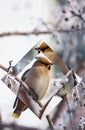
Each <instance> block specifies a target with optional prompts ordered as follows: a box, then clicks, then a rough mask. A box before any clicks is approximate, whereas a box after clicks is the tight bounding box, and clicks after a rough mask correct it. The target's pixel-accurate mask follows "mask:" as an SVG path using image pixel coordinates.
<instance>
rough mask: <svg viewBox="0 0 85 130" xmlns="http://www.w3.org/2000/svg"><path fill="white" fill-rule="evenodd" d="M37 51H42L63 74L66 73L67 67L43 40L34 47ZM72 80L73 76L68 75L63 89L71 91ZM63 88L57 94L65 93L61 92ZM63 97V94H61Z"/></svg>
mask: <svg viewBox="0 0 85 130" xmlns="http://www.w3.org/2000/svg"><path fill="white" fill-rule="evenodd" d="M35 49H36V50H37V51H38V53H40V52H42V53H43V54H44V55H45V56H46V57H48V59H50V60H51V62H52V63H53V64H54V65H55V66H56V67H57V68H58V69H59V70H60V71H61V72H62V73H63V74H64V75H66V74H67V73H68V71H69V68H68V67H67V66H66V65H65V63H64V62H63V61H62V60H61V59H60V58H59V57H58V55H57V54H56V53H55V52H54V51H53V50H52V49H51V48H50V47H49V46H48V45H47V44H46V43H45V42H43V43H42V44H41V45H40V46H39V47H37V48H35ZM73 82H74V80H73V77H72V76H71V77H70V80H69V82H68V83H67V84H66V86H65V89H66V90H67V91H68V92H71V90H72V88H73V87H74V83H73ZM63 92H64V91H63V90H61V91H60V92H59V95H60V96H61V95H66V94H67V93H66V91H65V94H63ZM62 97H63V96H62Z"/></svg>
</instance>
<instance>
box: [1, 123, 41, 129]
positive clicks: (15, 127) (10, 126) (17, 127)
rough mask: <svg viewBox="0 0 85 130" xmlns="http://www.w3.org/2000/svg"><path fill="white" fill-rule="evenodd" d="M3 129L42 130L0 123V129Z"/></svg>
mask: <svg viewBox="0 0 85 130" xmlns="http://www.w3.org/2000/svg"><path fill="white" fill-rule="evenodd" d="M1 128H2V129H3V128H9V129H15V130H40V129H38V128H32V127H25V126H21V125H17V124H15V123H10V124H7V123H0V129H1Z"/></svg>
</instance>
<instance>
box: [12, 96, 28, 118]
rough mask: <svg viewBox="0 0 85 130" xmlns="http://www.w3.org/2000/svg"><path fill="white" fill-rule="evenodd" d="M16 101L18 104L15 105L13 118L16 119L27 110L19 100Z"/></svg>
mask: <svg viewBox="0 0 85 130" xmlns="http://www.w3.org/2000/svg"><path fill="white" fill-rule="evenodd" d="M16 100H17V104H16V105H15V109H14V111H13V113H12V116H13V117H15V118H19V117H20V115H21V113H22V112H23V111H25V110H26V109H27V106H26V105H25V104H24V103H23V102H22V101H21V100H20V99H19V98H17V99H16Z"/></svg>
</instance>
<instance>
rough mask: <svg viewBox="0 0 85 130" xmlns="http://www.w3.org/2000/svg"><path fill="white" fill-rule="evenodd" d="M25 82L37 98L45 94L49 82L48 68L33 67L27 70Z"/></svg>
mask: <svg viewBox="0 0 85 130" xmlns="http://www.w3.org/2000/svg"><path fill="white" fill-rule="evenodd" d="M25 82H26V84H27V85H28V86H29V87H30V88H31V89H32V90H33V91H34V92H35V93H36V94H37V96H38V99H39V100H40V99H42V97H43V96H44V95H45V93H46V91H47V88H48V84H49V70H47V69H45V68H44V67H39V66H38V67H33V68H31V69H30V71H29V72H28V75H27V78H26V80H25Z"/></svg>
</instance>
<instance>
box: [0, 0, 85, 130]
mask: <svg viewBox="0 0 85 130" xmlns="http://www.w3.org/2000/svg"><path fill="white" fill-rule="evenodd" d="M40 40H43V41H45V42H47V43H48V44H49V43H50V45H51V44H52V46H53V45H54V43H56V45H57V47H56V51H57V54H58V55H59V56H60V57H61V58H62V60H63V61H64V62H65V63H66V65H67V66H68V67H71V68H72V69H73V70H74V71H75V72H76V73H77V74H78V75H79V76H80V77H82V78H83V81H85V1H84V0H81V1H79V0H50V1H49V0H0V64H2V65H4V66H6V67H8V66H9V61H10V60H13V63H12V64H13V65H15V64H16V63H17V62H18V61H19V60H20V59H21V58H22V57H23V56H24V55H25V54H26V53H27V52H28V51H29V50H30V49H31V48H32V47H33V46H34V45H35V44H36V43H37V42H38V41H40ZM4 74H5V73H4V72H3V71H2V70H0V79H1V78H2V77H3V76H4ZM15 97H16V96H15V95H14V94H13V93H12V92H11V91H10V90H9V89H8V88H7V87H6V86H5V85H4V83H2V81H0V117H1V119H0V120H1V122H4V123H8V124H10V123H15V124H18V125H22V126H25V127H33V128H38V127H40V128H43V123H42V122H41V121H40V120H39V119H38V118H37V117H36V116H35V115H34V114H33V113H32V112H31V111H30V110H29V109H27V110H26V111H25V112H24V113H23V114H22V115H21V117H20V118H19V119H14V118H13V117H11V113H12V111H13V108H12V107H13V103H14V100H15ZM9 129H10V130H11V129H12V130H14V128H8V130H9ZM24 129H25V128H23V130H24ZM5 130H7V128H6V129H5Z"/></svg>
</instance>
